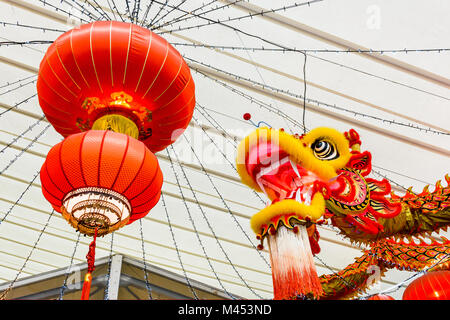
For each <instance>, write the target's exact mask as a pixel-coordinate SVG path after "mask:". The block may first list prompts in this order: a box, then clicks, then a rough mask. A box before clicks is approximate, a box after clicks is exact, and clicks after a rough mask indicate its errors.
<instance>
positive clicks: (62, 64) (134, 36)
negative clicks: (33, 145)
mask: <svg viewBox="0 0 450 320" xmlns="http://www.w3.org/2000/svg"><path fill="white" fill-rule="evenodd" d="M37 92H38V97H39V103H40V105H41V107H42V110H43V111H44V113H45V115H46V117H47V119H48V120H49V121H50V123H51V124H52V125H53V126H54V128H55V129H56V131H58V132H59V133H60V134H62V135H63V136H64V137H67V136H69V135H71V134H74V133H79V132H81V131H86V130H89V129H97V130H107V129H108V130H113V131H117V132H122V133H126V134H129V135H131V136H133V137H134V138H136V139H139V140H141V141H143V142H144V143H145V145H146V146H147V147H148V148H149V149H150V150H151V151H152V152H157V151H160V150H163V149H164V148H165V147H167V146H168V145H170V144H171V143H173V142H174V141H175V140H176V138H177V137H178V136H179V135H180V134H181V133H182V132H183V131H184V129H185V128H186V127H187V126H188V124H189V122H190V120H191V117H192V113H193V110H194V106H195V86H194V81H193V79H192V76H191V73H190V70H189V67H188V65H187V64H186V62H185V61H184V59H183V57H182V56H181V55H180V53H179V52H178V51H177V50H176V49H175V48H173V47H172V46H171V45H170V44H169V43H168V42H167V41H166V40H165V39H163V38H161V37H160V36H158V35H157V34H155V33H153V32H151V31H150V30H148V29H145V28H142V27H140V26H138V25H135V24H131V23H124V22H118V21H97V22H94V23H89V24H85V25H82V26H80V27H79V28H75V29H73V30H70V31H68V32H66V33H64V34H62V35H61V36H60V37H59V38H58V39H56V40H55V42H54V43H53V44H52V45H51V46H50V47H49V48H48V50H47V52H46V54H45V56H44V58H43V59H42V62H41V64H40V68H39V75H38V81H37Z"/></svg>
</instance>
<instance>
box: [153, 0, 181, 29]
mask: <svg viewBox="0 0 450 320" xmlns="http://www.w3.org/2000/svg"><path fill="white" fill-rule="evenodd" d="M185 2H186V0H181V2H180V3H179V4H178V5H177V6H176V7H172V8H171V10H167V12H166V13H165V14H164V15H162V16H161V17H160V18H159V19H158V20H156V21H154V22H153V23H152V24H157V23H158V22H159V21H162V19H164V18H165V17H167V16H168V15H169V14H171V13H172V12H173V11H174V10H175V9H179V8H180V7H181V6H182V5H183V4H184V3H185Z"/></svg>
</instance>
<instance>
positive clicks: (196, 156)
mask: <svg viewBox="0 0 450 320" xmlns="http://www.w3.org/2000/svg"><path fill="white" fill-rule="evenodd" d="M193 117H194V116H193ZM195 121H196V120H195ZM204 132H205V131H204ZM205 133H206V132H205ZM183 137H184V139H185V140H186V142H187V143H188V145H189V147H190V149H191V151H192V153H193V154H194V156H195V158H196V159H197V162H198V163H199V164H200V167H201V168H202V171H203V173H204V174H205V175H206V176H207V178H208V180H209V182H210V183H211V185H212V187H213V189H214V191H215V192H216V193H217V195H218V196H219V197H220V200H221V201H222V203H223V205H224V206H225V208H226V209H227V211H228V213H229V214H230V216H231V217H232V218H233V221H234V222H235V223H236V225H237V226H238V228H239V229H240V230H241V232H242V233H243V234H244V235H245V237H246V238H247V240H248V241H249V242H250V244H251V246H252V247H253V248H254V249H255V250H256V252H257V253H258V254H259V256H260V257H261V259H262V260H263V261H264V262H265V263H266V265H267V266H268V267H269V268H270V264H269V263H268V262H267V260H266V259H265V258H264V256H263V255H262V254H261V252H260V251H259V250H257V248H256V246H255V245H254V243H253V242H252V240H251V239H250V237H249V235H248V234H247V232H245V230H244V228H243V227H242V225H241V224H240V223H239V221H238V220H237V219H236V217H235V216H234V214H233V213H232V212H231V209H230V207H229V206H228V204H227V202H226V201H225V199H224V198H223V196H222V194H221V193H220V192H219V190H218V189H217V187H216V185H215V183H214V182H213V180H212V178H211V176H210V175H209V173H208V172H207V171H206V169H205V167H204V166H203V163H202V162H201V161H200V159H199V157H198V155H197V153H196V152H195V150H194V148H193V147H192V144H191V143H190V141H189V139H188V138H187V137H186V135H185V134H183Z"/></svg>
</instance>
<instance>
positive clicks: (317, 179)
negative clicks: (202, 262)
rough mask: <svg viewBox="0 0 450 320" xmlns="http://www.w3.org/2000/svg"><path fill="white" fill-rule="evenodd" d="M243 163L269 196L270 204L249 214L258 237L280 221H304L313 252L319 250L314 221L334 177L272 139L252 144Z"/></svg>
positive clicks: (289, 223) (291, 225) (292, 224)
mask: <svg viewBox="0 0 450 320" xmlns="http://www.w3.org/2000/svg"><path fill="white" fill-rule="evenodd" d="M297 159H298V158H297ZM245 166H246V170H247V172H248V174H249V175H250V176H251V177H252V178H253V179H254V181H255V182H256V183H257V185H258V186H259V188H260V190H261V191H263V192H264V193H265V194H266V195H267V197H268V198H269V199H270V200H271V204H270V205H269V206H267V207H266V208H265V209H263V210H261V211H260V212H259V213H257V214H255V215H254V216H253V217H252V220H251V225H252V228H253V230H254V231H255V232H256V233H257V234H258V237H259V238H260V239H261V240H262V239H263V238H264V237H265V236H266V235H267V234H268V233H270V232H272V233H273V232H274V231H275V230H277V229H278V227H279V226H280V225H283V226H285V227H287V228H295V226H296V225H299V224H300V225H306V227H307V229H308V236H309V240H310V244H311V249H312V252H313V253H314V254H315V253H318V252H319V250H320V249H319V246H318V240H319V234H318V232H317V229H316V227H315V224H314V222H316V221H317V220H319V219H320V217H321V216H322V215H323V213H324V212H325V199H326V198H327V197H328V195H329V193H330V192H331V190H333V189H334V188H336V183H335V179H334V178H332V179H328V180H327V179H324V178H323V177H321V176H319V175H318V174H317V173H315V172H314V171H313V170H309V169H307V168H305V167H304V166H303V165H302V163H301V161H296V160H294V159H293V157H292V156H291V155H289V154H288V153H287V152H286V151H284V150H282V149H281V148H280V147H279V146H278V145H276V144H272V143H260V144H258V146H257V147H255V148H252V149H251V150H250V151H249V153H248V157H247V159H246V163H245Z"/></svg>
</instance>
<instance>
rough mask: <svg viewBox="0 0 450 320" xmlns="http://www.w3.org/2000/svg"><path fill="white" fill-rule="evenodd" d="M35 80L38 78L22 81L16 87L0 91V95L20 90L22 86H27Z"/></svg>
mask: <svg viewBox="0 0 450 320" xmlns="http://www.w3.org/2000/svg"><path fill="white" fill-rule="evenodd" d="M35 82H36V80H32V81H30V82H27V83H21V84H19V86H17V87H15V88H12V89H8V90H7V91H5V92H2V93H0V96H3V95H5V94H8V93H11V92H13V91H16V90H19V89H21V88H23V87H25V86H27V85H30V84H33V83H35Z"/></svg>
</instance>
